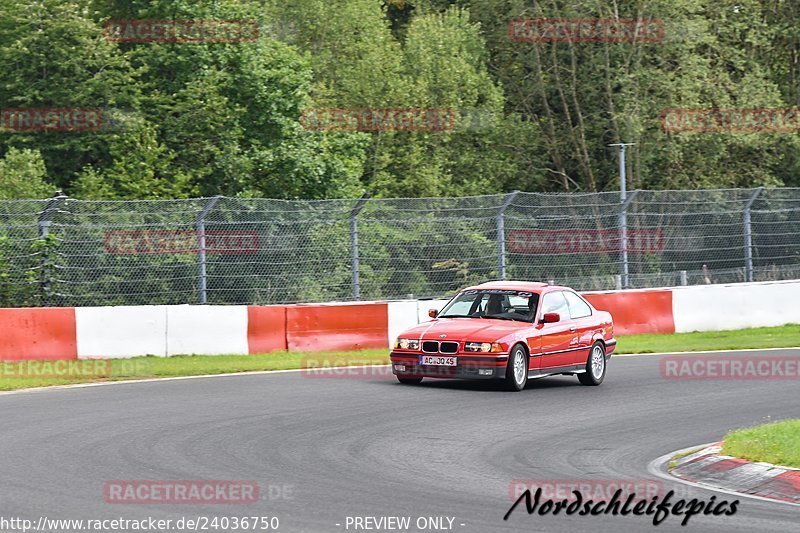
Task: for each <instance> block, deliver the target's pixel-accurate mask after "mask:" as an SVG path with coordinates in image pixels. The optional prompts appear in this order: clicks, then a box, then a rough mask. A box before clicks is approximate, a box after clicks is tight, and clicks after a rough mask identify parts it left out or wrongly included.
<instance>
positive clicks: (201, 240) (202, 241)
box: [194, 196, 222, 304]
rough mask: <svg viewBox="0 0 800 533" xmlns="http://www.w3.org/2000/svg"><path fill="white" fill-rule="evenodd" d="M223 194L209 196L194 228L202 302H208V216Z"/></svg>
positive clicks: (198, 287)
mask: <svg viewBox="0 0 800 533" xmlns="http://www.w3.org/2000/svg"><path fill="white" fill-rule="evenodd" d="M220 198H222V196H214V197H213V198H209V200H208V203H206V205H205V206H204V207H203V210H202V211H200V214H198V215H197V218H196V219H195V221H194V230H195V232H196V233H197V244H198V246H197V290H198V293H199V294H198V295H199V299H200V303H201V304H206V303H208V290H207V283H208V278H207V274H206V216H208V214H209V213H210V212H211V210H212V209H214V206H215V205H217V202H219V200H220Z"/></svg>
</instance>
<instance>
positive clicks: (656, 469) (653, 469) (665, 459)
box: [647, 442, 800, 507]
mask: <svg viewBox="0 0 800 533" xmlns="http://www.w3.org/2000/svg"><path fill="white" fill-rule="evenodd" d="M712 444H714V443H713V442H709V443H706V444H699V445H697V446H689V447H688V448H684V449H682V450H676V451H674V452H670V453H668V454H665V455H662V456H661V457H659V458H658V459H655V460H653V461H650V464H648V465H647V471H648V472H649V473H650V474H652V475H654V476H656V477H660V478H661V479H666V480H668V481H674V482H675V483H683V484H684V485H689V486H692V487H696V488H698V489H705V490H710V491H713V492H721V493H723V494H729V495H731V496H736V497H737V498H750V499H753V500H761V501H762V502H770V503H778V504H782V505H790V506H792V507H800V503H793V502H785V501H783V500H775V499H773V498H765V497H764V496H757V495H755V494H745V493H744V492H736V491H733V490H728V489H723V488H720V487H715V486H714V485H707V484H705V483H698V482H696V481H687V480H685V479H681V478H679V477H675V476H673V475H670V474H669V473H667V472H665V471H664V465H665V464H668V463H669V461H671V460H672V458H673V457H675V456H676V455H678V454H680V453H686V452H689V451H692V450H696V449H697V448H707V447H708V446H711V445H712ZM781 468H784V467H781Z"/></svg>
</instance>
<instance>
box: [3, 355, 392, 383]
mask: <svg viewBox="0 0 800 533" xmlns="http://www.w3.org/2000/svg"><path fill="white" fill-rule="evenodd" d="M388 362H389V350H388V349H375V350H362V351H358V352H321V353H304V352H292V353H290V352H275V353H271V354H259V355H181V356H176V357H152V356H149V357H134V358H131V359H107V360H103V361H77V362H73V364H77V365H78V370H77V371H69V370H68V371H67V372H66V374H68V377H61V376H64V374H65V372H63V371H62V372H59V371H58V369H55V368H54V367H53V366H52V362H51V366H49V367H48V362H45V361H3V362H0V391H4V390H15V389H25V388H30V387H45V386H50V385H69V384H74V383H87V382H94V381H120V380H125V379H143V378H159V377H161V378H164V377H175V376H200V375H205V374H227V373H236V372H251V371H256V370H287V369H296V368H310V369H311V368H315V367H330V366H347V365H371V364H385V363H388ZM61 364H62V365H63V364H65V363H61ZM51 369H52V370H51ZM54 376H59V377H54Z"/></svg>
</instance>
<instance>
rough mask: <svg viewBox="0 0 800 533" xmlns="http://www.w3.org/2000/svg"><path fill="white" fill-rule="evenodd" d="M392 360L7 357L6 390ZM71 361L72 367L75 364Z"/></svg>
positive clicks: (752, 342) (780, 341) (748, 332)
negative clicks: (65, 359) (62, 359)
mask: <svg viewBox="0 0 800 533" xmlns="http://www.w3.org/2000/svg"><path fill="white" fill-rule="evenodd" d="M618 341H619V344H618V345H617V350H616V353H653V352H685V351H702V350H727V349H736V348H781V347H789V346H800V325H790V326H781V327H777V328H753V329H742V330H735V331H713V332H697V333H676V334H672V335H628V336H624V337H620V338H619V339H618ZM388 362H389V350H388V349H375V350H362V351H358V352H324V353H302V352H293V353H289V352H277V353H271V354H262V355H215V356H206V355H199V356H198V355H194V356H191V355H190V356H177V357H135V358H132V359H109V360H104V361H88V362H84V361H71V362H69V361H63V362H55V361H2V362H0V391H5V390H15V389H25V388H31V387H46V386H51V385H69V384H74V383H87V382H93V381H119V380H125V379H141V378H154V377H155V378H158V377H175V376H197V375H204V374H225V373H234V372H248V371H254V370H287V369H294V368H305V367H313V366H321V365H324V366H346V365H365V364H383V363H388ZM68 365H72V367H69V366H68Z"/></svg>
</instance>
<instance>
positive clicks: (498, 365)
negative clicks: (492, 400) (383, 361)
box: [389, 351, 508, 379]
mask: <svg viewBox="0 0 800 533" xmlns="http://www.w3.org/2000/svg"><path fill="white" fill-rule="evenodd" d="M420 355H422V354H420V353H409V352H395V351H393V352H392V353H390V354H389V357H390V359H391V361H392V373H393V374H395V375H398V376H403V377H426V378H459V379H495V378H502V377H505V369H506V365H507V363H508V354H500V353H498V354H491V355H488V354H487V355H482V356H480V355H475V354H469V355H467V354H452V356H453V357H456V358H457V361H456V363H457V365H456V366H427V365H420V364H419V357H420ZM427 355H430V354H427Z"/></svg>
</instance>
